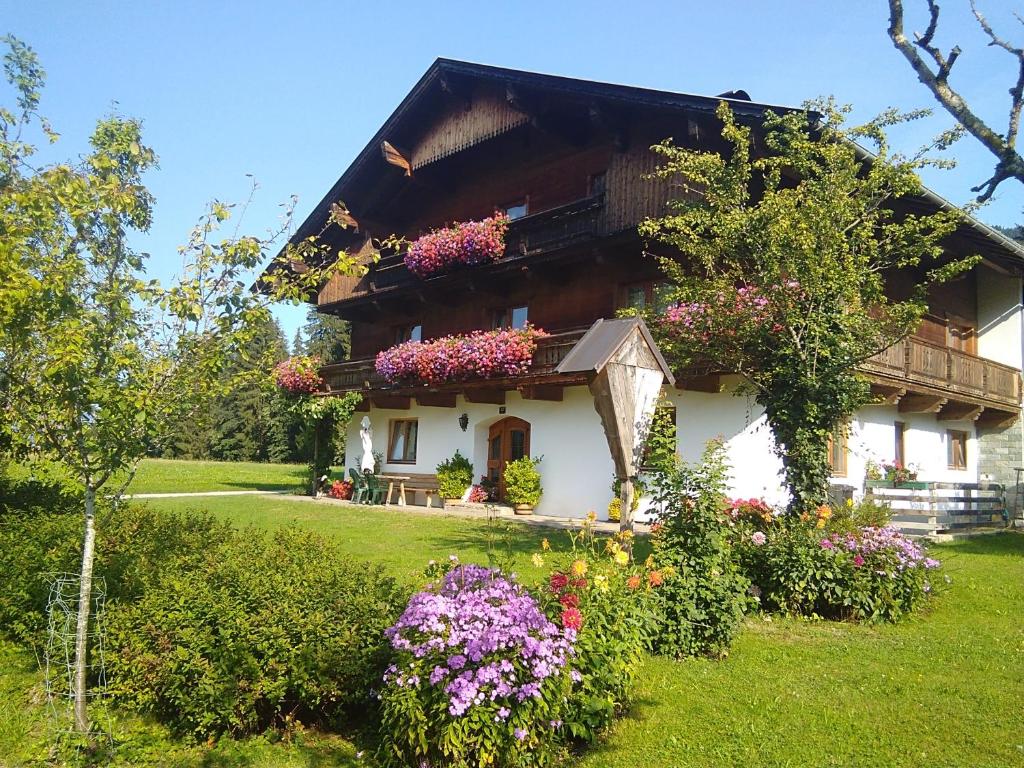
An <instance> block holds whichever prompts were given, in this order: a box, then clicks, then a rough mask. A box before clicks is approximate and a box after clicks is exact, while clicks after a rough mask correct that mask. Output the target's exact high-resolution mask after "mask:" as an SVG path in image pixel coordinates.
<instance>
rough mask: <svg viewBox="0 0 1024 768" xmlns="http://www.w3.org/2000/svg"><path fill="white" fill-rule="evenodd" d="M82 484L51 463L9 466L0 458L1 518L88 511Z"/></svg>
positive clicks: (12, 464)
mask: <svg viewBox="0 0 1024 768" xmlns="http://www.w3.org/2000/svg"><path fill="white" fill-rule="evenodd" d="M84 498H85V497H84V494H83V492H82V486H81V483H79V482H76V481H75V480H74V478H72V477H70V476H69V475H68V473H67V470H65V469H64V468H63V467H61V466H60V465H58V464H54V463H52V462H48V461H32V462H28V463H25V464H17V463H13V462H12V463H5V462H4V461H3V458H2V457H0V515H3V514H5V513H17V514H24V513H26V512H33V513H36V512H45V513H53V512H59V513H64V514H67V513H75V512H79V513H80V512H82V510H83V509H84V507H83V504H84Z"/></svg>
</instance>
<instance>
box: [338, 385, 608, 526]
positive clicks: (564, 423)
mask: <svg viewBox="0 0 1024 768" xmlns="http://www.w3.org/2000/svg"><path fill="white" fill-rule="evenodd" d="M500 407H501V406H497V405H487V404H481V403H467V402H466V401H465V398H463V396H462V395H459V397H458V399H457V402H456V407H455V408H437V407H426V406H419V405H417V404H416V402H415V401H413V405H412V407H411V408H410V409H409V410H407V411H406V410H382V409H378V408H372V409H371V411H370V413H369V414H368V415H369V416H370V422H371V424H372V425H373V444H374V450H375V451H380V452H381V453H384V454H386V453H387V441H388V424H389V422H390V420H391V419H412V418H415V419H418V420H419V425H418V428H419V436H418V439H417V450H416V463H415V464H392V463H385V465H384V472H385V473H387V474H398V475H400V474H403V473H409V472H412V473H417V474H420V473H423V474H433V473H434V472H435V471H436V469H437V465H438V464H439V463H441V462H442V461H444V460H445V459H447V458H450V457H451V456H452V455H453V454H454V453H455V451H456V450H458V451H459V452H461V453H462V455H463V456H465V457H466V458H468V459H469V460H470V461H472V462H473V474H474V477H475V478H476V479H479V478H480V476H481V475H483V474H484V472H485V471H486V469H487V432H488V429H489V428H490V426H491V425H492V424H494V423H495V422H496V421H499V420H500V419H503V418H505V417H507V416H516V417H518V418H520V419H524V420H525V421H528V422H530V454H531V455H533V456H543V457H544V460H543V461H542V462H541V463H540V465H539V466H538V470H539V471H540V475H541V486H542V488H543V489H544V494H543V496H542V497H541V500H540V504H538V505H537V512H538V513H541V514H551V515H562V516H565V517H580V518H582V517H584V516H585V515H586V514H587V512H589V511H590V510H594V511H595V512H597V513H598V516H599V517H602V518H603V517H605V515H606V510H607V507H608V502H609V501H610V500H611V483H612V474H613V467H612V460H611V456H610V455H609V453H608V443H607V442H606V440H605V437H604V431H603V430H602V429H601V421H600V419H599V418H598V415H597V411H595V410H594V405H593V401H592V399H591V396H590V392H589V390H588V389H587V388H586V387H585V386H579V387H567V388H566V389H565V390H564V392H563V399H562V401H561V402H546V401H542V400H524V399H523V398H522V397H521V396H520V395H519V393H518V392H509V393H508V394H507V395H506V402H505V406H504V408H505V413H499V408H500ZM463 413H465V414H466V415H468V416H469V427H468V429H467V430H466V431H465V432H463V431H462V429H461V428H460V427H459V423H458V419H459V416H461V415H462V414H463ZM363 415H364V414H361V413H357V414H356V417H355V418H354V419H353V420H352V423H351V424H350V425H349V434H348V445H349V446H352V449H350V450H349V455H348V457H347V462H348V467H358V465H359V459H360V454H361V451H360V448H359V422H360V421H361V419H362V416H363ZM348 467H346V475H347V473H348Z"/></svg>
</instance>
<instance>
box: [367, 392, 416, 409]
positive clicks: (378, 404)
mask: <svg viewBox="0 0 1024 768" xmlns="http://www.w3.org/2000/svg"><path fill="white" fill-rule="evenodd" d="M372 400H373V407H374V408H390V409H392V410H396V411H408V410H409V408H410V407H411V405H412V399H411V398H410V397H407V396H406V395H374V396H373V398H372Z"/></svg>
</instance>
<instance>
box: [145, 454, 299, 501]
mask: <svg viewBox="0 0 1024 768" xmlns="http://www.w3.org/2000/svg"><path fill="white" fill-rule="evenodd" d="M305 483H306V466H305V465H304V464H257V463H255V462H227V461H182V460H178V459H145V460H143V461H142V462H141V463H140V464H139V470H138V472H136V473H135V479H134V480H132V484H131V485H130V486H129V488H128V493H194V492H198V491H278V490H293V489H298V488H302V487H303V486H304V485H305Z"/></svg>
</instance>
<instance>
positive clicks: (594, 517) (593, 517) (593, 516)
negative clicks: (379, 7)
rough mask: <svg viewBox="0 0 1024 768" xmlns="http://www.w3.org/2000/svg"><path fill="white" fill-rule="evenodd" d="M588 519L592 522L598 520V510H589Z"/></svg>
mask: <svg viewBox="0 0 1024 768" xmlns="http://www.w3.org/2000/svg"><path fill="white" fill-rule="evenodd" d="M587 520H589V521H590V522H594V521H595V520H597V512H595V511H594V510H590V511H589V512H587Z"/></svg>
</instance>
